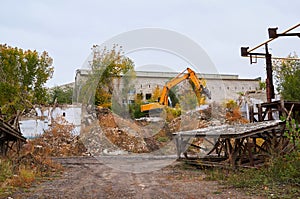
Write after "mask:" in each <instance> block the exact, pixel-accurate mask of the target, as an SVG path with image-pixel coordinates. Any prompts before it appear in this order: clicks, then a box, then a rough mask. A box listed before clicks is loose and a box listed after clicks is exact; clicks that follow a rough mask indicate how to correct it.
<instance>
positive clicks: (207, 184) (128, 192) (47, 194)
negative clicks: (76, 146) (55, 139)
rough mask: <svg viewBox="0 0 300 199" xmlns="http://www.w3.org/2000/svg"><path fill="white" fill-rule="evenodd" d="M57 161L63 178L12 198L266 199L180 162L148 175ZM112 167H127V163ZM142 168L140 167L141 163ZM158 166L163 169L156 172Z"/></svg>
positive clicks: (86, 160) (103, 164)
mask: <svg viewBox="0 0 300 199" xmlns="http://www.w3.org/2000/svg"><path fill="white" fill-rule="evenodd" d="M148 158H149V157H148ZM106 160H107V159H106ZM56 161H58V162H60V163H62V165H64V167H65V168H66V169H65V172H64V173H63V174H62V176H60V177H56V178H54V180H51V181H46V182H42V183H40V184H37V185H34V186H32V187H31V188H30V189H28V190H26V191H24V192H18V193H15V194H14V195H12V196H11V197H12V198H138V199H140V198H262V197H254V196H247V195H246V193H243V192H241V191H238V190H235V189H228V188H225V187H224V186H222V185H220V184H219V183H218V182H216V181H207V180H205V179H204V178H205V174H204V173H203V171H201V170H195V169H190V170H187V169H183V168H182V165H181V164H182V163H179V162H176V161H175V162H173V163H172V164H171V165H169V166H167V167H164V168H162V169H159V168H160V167H161V165H160V164H161V163H162V162H163V163H164V161H162V160H161V159H155V160H153V162H154V163H153V164H152V165H151V167H153V171H151V172H146V173H145V172H144V173H134V172H124V171H120V170H117V169H113V168H111V167H109V166H107V165H109V164H107V161H103V160H97V159H95V158H93V157H71V158H57V159H56ZM142 162H143V161H142ZM145 162H146V161H145ZM110 163H114V164H122V163H123V164H124V161H116V162H110ZM155 163H156V164H155ZM130 164H133V161H130ZM138 164H139V165H140V162H139V163H138ZM155 165H159V166H157V168H155ZM110 166H111V165H110ZM118 168H122V167H118Z"/></svg>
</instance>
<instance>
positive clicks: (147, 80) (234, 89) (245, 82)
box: [75, 69, 260, 102]
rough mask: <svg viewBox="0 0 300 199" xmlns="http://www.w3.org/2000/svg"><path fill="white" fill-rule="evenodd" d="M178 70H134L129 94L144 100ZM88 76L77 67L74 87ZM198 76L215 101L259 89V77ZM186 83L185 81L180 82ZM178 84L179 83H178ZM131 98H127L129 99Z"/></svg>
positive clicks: (174, 75) (119, 85)
mask: <svg viewBox="0 0 300 199" xmlns="http://www.w3.org/2000/svg"><path fill="white" fill-rule="evenodd" d="M178 74H179V73H178V72H150V71H136V77H135V79H134V80H133V81H131V82H130V84H132V85H133V88H132V89H130V92H129V95H132V96H133V95H134V94H140V93H142V94H143V98H144V100H146V99H148V98H150V97H151V94H152V93H153V91H154V89H155V88H156V87H157V86H159V87H160V88H163V86H164V85H165V83H166V82H168V81H170V80H171V79H172V78H174V77H176V76H177V75H178ZM88 76H89V73H88V70H86V69H78V70H76V76H75V88H77V89H80V86H81V83H82V82H84V81H85V80H86V79H87V78H88ZM125 76H126V75H124V76H123V77H121V79H120V80H118V83H116V84H117V85H118V88H119V89H120V90H121V89H122V88H123V87H124V85H123V84H124V81H122V79H123V78H124V77H125ZM197 76H198V77H199V78H204V79H205V80H206V85H207V88H208V89H209V90H210V91H211V100H212V101H215V102H223V101H224V100H227V99H237V98H238V96H239V94H240V93H245V92H246V91H255V90H258V89H259V81H260V79H259V78H257V79H239V77H238V75H228V74H220V75H219V74H201V73H197ZM181 84H183V85H184V84H186V83H184V82H183V83H181ZM179 86H180V85H179ZM130 99H131V100H132V98H129V100H130Z"/></svg>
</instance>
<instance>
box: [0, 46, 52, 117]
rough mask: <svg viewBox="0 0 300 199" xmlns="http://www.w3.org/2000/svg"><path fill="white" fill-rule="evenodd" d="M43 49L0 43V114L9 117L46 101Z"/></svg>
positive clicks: (48, 62) (48, 71) (48, 72)
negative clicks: (40, 50) (22, 47)
mask: <svg viewBox="0 0 300 199" xmlns="http://www.w3.org/2000/svg"><path fill="white" fill-rule="evenodd" d="M53 70H54V68H53V67H52V58H51V57H49V55H48V53H47V52H45V51H44V52H42V53H41V54H39V53H38V52H37V51H35V50H34V51H31V50H23V49H21V48H17V47H15V48H13V47H10V46H7V45H6V44H5V45H0V113H1V114H2V117H4V119H6V120H9V119H10V118H11V117H13V116H15V115H16V114H17V112H18V111H23V110H26V109H29V108H31V107H32V106H33V104H43V103H46V101H47V92H46V88H45V87H44V84H45V83H46V82H47V80H48V79H50V78H51V77H52V74H53Z"/></svg>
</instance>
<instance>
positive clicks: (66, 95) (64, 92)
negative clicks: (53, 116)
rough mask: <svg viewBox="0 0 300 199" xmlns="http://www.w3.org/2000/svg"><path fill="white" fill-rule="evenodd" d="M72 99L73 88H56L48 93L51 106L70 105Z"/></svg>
mask: <svg viewBox="0 0 300 199" xmlns="http://www.w3.org/2000/svg"><path fill="white" fill-rule="evenodd" d="M72 97H73V88H72V87H66V88H64V89H63V88H61V87H59V86H56V87H54V88H53V89H52V91H51V92H50V99H51V102H50V103H51V104H53V103H58V104H72Z"/></svg>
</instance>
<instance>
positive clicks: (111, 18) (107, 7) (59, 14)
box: [0, 0, 300, 87]
mask: <svg viewBox="0 0 300 199" xmlns="http://www.w3.org/2000/svg"><path fill="white" fill-rule="evenodd" d="M0 5H1V12H0V43H1V44H7V45H9V46H13V47H19V48H23V49H31V50H34V49H35V50H37V51H38V52H42V51H47V52H48V53H49V55H50V57H52V58H53V60H54V62H53V66H54V75H53V78H52V79H51V80H50V81H48V82H47V84H46V85H47V86H49V87H52V86H56V85H61V84H64V83H69V82H72V81H74V78H75V71H76V69H80V68H82V67H83V65H84V63H85V60H86V59H87V58H88V56H89V55H90V53H91V52H92V51H91V48H92V46H93V45H101V44H103V43H104V42H105V41H107V40H110V39H111V38H114V37H115V36H117V35H120V34H121V35H122V34H124V33H126V32H128V31H133V30H139V29H144V28H156V29H162V30H168V31H172V32H175V33H178V34H180V35H184V36H185V37H186V38H189V39H190V40H191V41H193V42H195V43H196V44H198V45H199V46H200V47H201V48H202V49H203V50H204V51H205V52H206V54H207V55H208V56H209V58H210V60H211V61H212V62H213V64H214V66H215V68H216V72H217V73H220V74H237V75H239V77H240V78H257V77H262V78H263V79H264V78H265V61H264V60H263V59H261V60H258V63H256V64H252V65H251V64H250V61H249V58H244V57H241V56H240V48H241V47H247V46H249V47H250V48H252V47H255V46H256V45H258V44H260V43H262V42H264V41H266V40H267V39H268V33H267V29H268V28H270V27H278V33H280V32H283V31H284V30H286V29H288V28H290V27H292V26H294V25H296V24H298V23H300V12H299V7H300V1H298V0H289V1H282V0H272V1H271V0H269V1H267V0H252V1H242V0H235V1H234V0H226V1H225V0H218V1H217V0H186V1H184V0H163V1H161V0H160V1H158V0H152V1H142V0H109V1H108V0H105V1H104V0H97V1H96V0H94V1H93V0H85V1H77V0H65V1H59V0H43V1H41V0H27V1H17V0H10V1H4V0H0ZM294 32H300V29H299V28H297V29H295V31H294ZM149 39H150V40H151V41H154V39H153V38H151V36H150V37H149ZM158 41H159V38H158ZM175 44H176V41H174V45H175ZM299 44H300V40H299V38H297V37H284V38H283V37H281V38H278V39H276V40H274V41H273V42H271V43H270V44H269V50H270V52H271V54H272V55H273V56H276V57H286V56H287V55H288V54H290V53H293V52H296V53H297V54H298V55H300V48H299ZM186 49H187V50H186V51H189V49H188V48H186ZM193 52H194V51H193V49H191V50H190V52H184V53H193ZM255 52H264V48H260V49H258V50H256V51H255ZM128 57H130V58H131V59H132V60H133V61H134V63H135V66H136V68H137V69H138V68H139V67H140V66H143V65H149V64H152V62H153V64H155V65H172V64H174V66H175V70H180V69H181V67H186V66H181V67H180V66H179V65H185V64H188V63H186V62H184V61H182V60H180V57H179V58H178V56H175V57H174V55H170V53H166V52H158V51H157V50H148V51H147V50H146V51H143V52H135V53H131V54H128ZM177 66H178V68H177V69H176V67H177ZM156 69H157V70H159V69H160V67H157V68H156ZM199 72H206V71H201V69H200V71H199Z"/></svg>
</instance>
